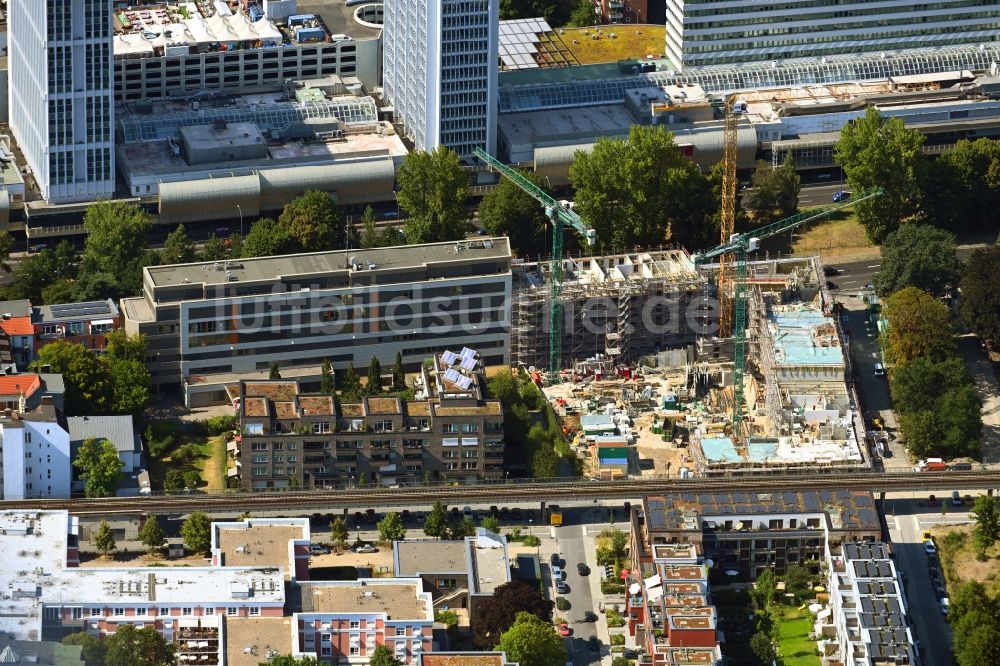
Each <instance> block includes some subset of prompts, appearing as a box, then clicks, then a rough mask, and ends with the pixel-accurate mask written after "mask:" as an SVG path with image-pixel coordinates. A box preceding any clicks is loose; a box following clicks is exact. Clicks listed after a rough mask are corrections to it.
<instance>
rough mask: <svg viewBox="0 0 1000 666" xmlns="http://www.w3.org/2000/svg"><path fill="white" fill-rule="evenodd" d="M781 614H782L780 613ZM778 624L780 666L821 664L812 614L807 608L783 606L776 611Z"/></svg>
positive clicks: (775, 617)
mask: <svg viewBox="0 0 1000 666" xmlns="http://www.w3.org/2000/svg"><path fill="white" fill-rule="evenodd" d="M779 614H780V615H779ZM774 621H775V623H776V624H777V625H778V666H819V663H820V659H819V655H817V654H816V641H815V640H814V639H811V638H809V634H811V633H812V630H813V617H812V614H811V613H810V612H809V611H808V610H807V609H805V608H803V609H801V610H800V609H798V608H791V607H788V606H781V607H778V608H776V609H775V611H774Z"/></svg>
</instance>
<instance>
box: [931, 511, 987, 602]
mask: <svg viewBox="0 0 1000 666" xmlns="http://www.w3.org/2000/svg"><path fill="white" fill-rule="evenodd" d="M948 510H949V511H951V510H953V509H952V508H951V507H949V508H948ZM968 510H969V509H968V508H963V509H954V511H956V512H957V511H968ZM973 527H974V526H973V525H954V526H948V527H933V528H931V529H930V530H928V531H929V532H930V533H931V534H933V535H934V541H935V543H937V547H938V556H939V557H940V558H941V569H942V571H943V572H944V578H945V584H946V589H947V592H948V594H949V595H950V594H954V593H955V590H957V589H958V588H959V587H961V586H962V584H963V583H968V582H971V581H978V582H980V583H982V584H983V586H984V587H985V588H986V591H987V592H989V594H990V595H991V596H997V595H998V594H1000V544H994V545H993V546H990V547H989V548H987V549H986V555H987V559H986V561H985V562H980V561H979V560H977V559H976V551H975V548H974V547H973V542H972V528H973ZM949 535H954V536H949Z"/></svg>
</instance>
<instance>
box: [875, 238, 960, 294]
mask: <svg viewBox="0 0 1000 666" xmlns="http://www.w3.org/2000/svg"><path fill="white" fill-rule="evenodd" d="M881 250H882V266H881V268H880V269H879V272H878V274H877V275H876V276H875V280H874V283H875V291H876V293H878V295H879V296H883V297H884V296H888V295H889V294H893V293H895V292H897V291H899V290H900V289H903V288H905V287H916V288H917V289H922V290H923V291H926V292H927V293H929V294H931V295H932V296H943V295H944V293H945V291H946V290H947V289H949V288H951V287H955V286H957V285H958V278H959V275H960V274H961V264H960V263H959V261H958V259H957V258H956V257H955V236H954V235H952V234H950V233H948V232H947V231H943V230H941V229H936V228H934V227H932V226H930V225H927V224H904V225H902V226H900V227H899V228H898V229H896V230H895V231H893V232H891V233H890V234H888V235H887V236H886V237H885V240H884V241H882V248H881Z"/></svg>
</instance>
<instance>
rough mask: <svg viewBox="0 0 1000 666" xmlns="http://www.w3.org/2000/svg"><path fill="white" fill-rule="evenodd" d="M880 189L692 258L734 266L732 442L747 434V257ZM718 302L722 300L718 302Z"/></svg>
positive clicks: (732, 238)
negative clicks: (768, 242) (727, 258)
mask: <svg viewBox="0 0 1000 666" xmlns="http://www.w3.org/2000/svg"><path fill="white" fill-rule="evenodd" d="M882 193H883V192H882V190H881V189H878V188H876V189H874V190H870V191H868V192H864V193H858V194H857V195H854V196H851V197H850V198H844V199H842V200H839V201H838V203H835V204H834V205H832V206H825V207H823V208H813V209H811V210H806V211H803V212H801V213H798V214H796V215H792V216H791V217H786V218H785V219H783V220H778V221H777V222H773V223H771V224H768V225H765V226H763V227H761V228H759V229H754V230H753V231H752V232H751V233H746V234H733V235H732V236H730V238H729V241H728V242H726V243H723V244H722V245H719V246H717V247H714V248H712V249H710V250H705V251H704V252H701V253H699V254H696V255H694V256H693V257H692V258H693V259H694V262H695V264H696V265H698V264H704V263H706V262H708V261H711V260H712V259H719V258H722V257H725V256H732V257H733V258H734V259H735V261H734V263H735V264H736V270H735V275H734V279H733V298H732V303H733V318H732V322H733V331H732V335H733V421H732V425H733V438H734V439H736V440H740V439H742V438H743V437H744V436H745V435H746V434H748V433H747V432H746V414H744V411H745V408H746V398H745V396H744V395H743V379H744V376H745V375H746V363H747V359H746V355H747V349H746V344H747V338H746V327H747V253H748V252H753V251H755V250H757V249H758V248H759V247H760V241H762V240H763V239H765V238H770V237H771V236H775V235H777V234H780V233H782V232H785V231H790V230H792V229H794V228H796V227H798V226H801V225H803V224H806V223H807V222H815V221H817V220H822V219H824V218H826V217H829V216H830V215H831V214H832V213H835V212H837V211H838V210H841V209H844V208H847V207H848V206H853V205H854V204H856V203H860V202H862V201H867V200H869V199H874V198H875V197H878V196H881V195H882ZM720 300H721V299H720Z"/></svg>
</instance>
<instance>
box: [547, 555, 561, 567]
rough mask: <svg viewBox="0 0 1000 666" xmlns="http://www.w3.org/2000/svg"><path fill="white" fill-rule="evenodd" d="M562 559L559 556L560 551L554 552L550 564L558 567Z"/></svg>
mask: <svg viewBox="0 0 1000 666" xmlns="http://www.w3.org/2000/svg"><path fill="white" fill-rule="evenodd" d="M561 562H562V560H561V559H560V558H559V553H552V557H550V558H549V564H551V565H552V566H553V567H558V566H559V564H560V563H561Z"/></svg>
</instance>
